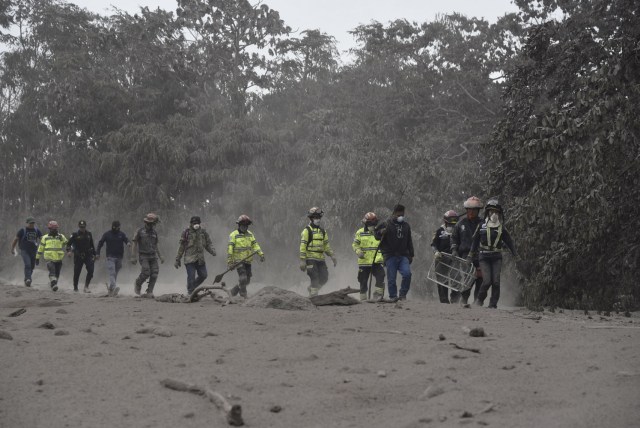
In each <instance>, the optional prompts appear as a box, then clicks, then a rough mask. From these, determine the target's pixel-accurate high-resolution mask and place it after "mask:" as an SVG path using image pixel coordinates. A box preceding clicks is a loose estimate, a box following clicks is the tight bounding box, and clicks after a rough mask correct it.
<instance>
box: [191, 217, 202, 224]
mask: <svg viewBox="0 0 640 428" xmlns="http://www.w3.org/2000/svg"><path fill="white" fill-rule="evenodd" d="M189 223H190V224H200V217H199V216H197V215H194V216H193V217H191V220H190V221H189Z"/></svg>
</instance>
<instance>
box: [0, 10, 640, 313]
mask: <svg viewBox="0 0 640 428" xmlns="http://www.w3.org/2000/svg"><path fill="white" fill-rule="evenodd" d="M520 3H521V4H520V7H521V10H522V12H521V13H520V14H519V15H517V16H516V15H506V16H504V17H502V18H500V19H499V20H498V21H497V22H496V23H494V24H490V23H488V22H486V21H484V20H481V19H476V18H468V17H464V16H461V15H458V14H452V15H444V16H440V17H438V18H437V19H435V20H434V21H432V22H425V23H415V22H408V21H406V20H398V21H394V22H389V23H386V24H382V23H377V22H371V23H370V24H365V25H361V26H359V27H357V28H355V29H353V31H352V35H353V37H354V38H355V39H356V40H357V42H358V47H357V48H355V49H354V50H353V51H352V52H351V53H350V57H351V60H350V62H348V63H346V64H343V63H342V61H341V57H340V54H339V52H338V51H337V49H336V45H335V40H334V39H333V37H331V36H330V35H327V34H324V33H322V32H320V31H318V30H314V29H309V30H305V31H302V32H300V33H297V34H293V33H292V32H291V29H290V28H289V27H288V26H287V25H286V23H285V22H283V21H282V20H281V19H280V17H279V14H278V12H277V11H275V10H272V9H270V8H269V7H268V6H267V5H266V4H264V3H261V4H258V5H254V4H252V3H250V2H249V1H245V0H240V1H237V0H209V1H204V0H189V1H187V0H179V1H178V8H177V10H176V11H163V10H159V9H158V10H149V9H147V8H142V9H141V10H140V12H139V13H137V14H135V15H130V14H128V13H125V12H122V11H115V12H114V13H113V14H112V15H111V16H100V15H96V14H92V13H90V12H87V11H86V10H83V9H80V8H78V7H76V6H75V5H73V4H71V3H66V2H63V1H60V0H26V1H22V2H0V27H2V30H0V31H1V32H0V36H1V37H2V40H3V42H4V43H5V44H6V46H9V49H8V50H7V51H6V52H4V53H3V55H2V61H1V63H0V67H1V69H0V89H1V91H2V101H1V102H0V123H1V126H2V129H1V132H0V142H1V144H0V155H1V156H0V174H1V176H2V183H3V184H2V217H3V218H6V219H12V220H16V221H18V219H19V218H21V217H23V216H24V215H26V214H33V215H36V216H38V217H39V218H40V219H41V221H44V220H46V219H48V218H50V217H52V216H56V217H57V218H58V219H60V220H62V221H65V222H68V223H71V222H72V220H71V219H75V218H78V217H79V216H82V217H86V218H89V219H91V221H92V224H96V225H98V226H106V225H107V223H108V221H110V220H111V219H112V218H114V217H119V218H120V219H121V220H123V221H124V222H136V223H137V222H138V221H139V219H140V216H141V215H142V214H143V213H145V212H146V211H149V210H154V211H157V212H159V214H160V215H161V217H162V218H163V219H165V223H169V224H182V223H184V222H185V219H186V218H188V217H189V216H190V215H191V214H192V213H195V214H200V215H202V216H204V217H205V218H208V219H209V221H210V222H211V223H217V224H224V225H228V227H231V226H232V225H233V219H235V218H236V217H237V216H238V215H239V214H240V213H247V214H249V215H250V216H252V217H254V218H255V220H256V227H257V228H259V229H260V233H261V236H262V237H263V241H265V242H267V243H268V244H267V247H268V248H269V247H270V248H269V249H271V250H272V252H273V253H274V254H275V253H280V254H283V255H284V256H286V257H282V258H281V259H279V260H278V259H277V260H273V261H272V262H273V263H274V264H276V265H277V266H279V267H281V268H285V267H287V266H291V265H292V264H293V263H295V254H296V242H297V239H298V234H299V230H300V227H301V226H302V225H303V224H304V221H305V217H304V214H305V212H306V210H307V209H308V208H309V207H310V206H313V205H320V206H322V207H323V208H324V210H325V211H326V213H327V215H326V217H325V220H326V222H325V223H326V226H327V228H328V229H329V230H330V231H331V234H332V240H333V241H334V246H335V247H336V249H337V250H338V254H339V255H340V254H342V255H343V256H347V255H349V254H350V252H349V242H350V239H351V237H352V233H353V232H354V230H355V228H356V227H357V226H358V224H359V219H360V218H361V216H362V215H363V213H365V212H367V211H371V210H375V211H377V212H379V213H380V214H382V215H383V216H384V215H386V214H388V212H389V208H390V206H391V205H393V204H394V203H396V202H397V200H398V198H399V197H400V194H401V193H403V192H404V197H403V202H404V203H405V204H406V205H407V206H408V208H409V215H410V221H411V223H412V225H413V228H414V231H415V236H416V239H417V247H418V252H419V254H420V260H419V263H417V264H416V265H415V266H414V267H415V270H416V272H417V273H418V275H417V279H418V280H417V281H416V283H417V285H420V283H421V281H420V279H419V278H420V275H421V274H423V273H424V271H425V269H426V265H427V264H428V262H430V256H429V255H428V254H430V252H429V251H428V245H429V241H430V236H431V233H432V232H433V230H435V228H436V227H437V225H438V224H439V222H440V216H441V215H442V213H443V212H444V211H446V210H447V209H451V208H455V209H460V210H461V203H462V201H463V200H464V199H465V198H466V197H467V196H469V195H471V194H478V195H480V196H485V197H486V196H488V195H499V196H501V197H502V199H503V203H505V204H506V205H507V206H508V207H509V221H510V222H511V223H512V225H513V227H514V228H515V236H516V238H517V241H518V243H519V246H520V248H522V254H523V256H524V259H525V260H526V262H523V263H522V265H521V266H519V267H520V268H521V269H520V271H521V273H523V274H524V276H523V280H524V281H525V284H526V287H525V297H526V298H527V302H528V303H529V304H531V305H533V306H535V305H540V304H554V305H555V304H559V305H562V304H564V305H574V306H575V305H587V304H589V305H593V304H596V303H594V302H599V301H602V302H604V301H606V302H607V303H606V304H607V305H610V304H613V303H614V302H615V301H617V300H619V298H620V296H622V295H627V296H632V295H633V293H634V291H633V290H632V289H631V288H630V284H631V282H630V281H631V275H630V274H629V273H628V272H629V269H627V268H625V267H628V266H635V269H637V258H638V247H637V244H634V245H636V246H635V247H633V246H632V245H625V244H628V241H626V242H625V239H624V237H625V236H627V237H629V234H628V232H627V231H625V230H624V229H623V228H621V227H620V223H619V221H618V220H617V219H616V220H615V221H613V220H614V219H613V218H612V216H611V211H610V207H611V206H612V205H613V204H621V205H620V207H621V209H623V214H622V215H623V216H629V217H630V215H631V212H632V210H631V203H632V201H633V200H634V199H633V197H631V195H635V200H637V199H638V198H637V196H638V195H637V192H638V190H637V188H638V186H637V178H635V177H636V175H637V163H638V158H637V155H638V140H637V135H638V133H637V121H634V120H633V117H632V109H633V106H635V105H638V103H637V100H638V99H637V91H638V87H637V80H636V79H637V77H636V76H637V71H638V70H637V58H638V56H637V55H638V47H637V45H634V43H636V44H637V40H638V35H637V31H638V30H637V28H638V25H637V24H638V23H637V17H638V14H637V10H635V9H634V7H633V2H631V1H627V2H623V1H620V2H582V1H577V0H576V1H563V2H557V3H556V2H543V3H538V2H535V3H533V2H532V4H531V5H530V4H529V3H528V2H525V1H521V2H520ZM626 3H628V4H626ZM533 4H535V5H536V7H535V8H534V7H533V6H532V5H533ZM607 5H610V7H609V8H607V7H608V6H607ZM625 5H626V6H627V7H626V8H625ZM558 8H562V10H563V11H564V13H565V14H564V15H562V18H561V19H560V18H553V17H557V16H560V15H559V14H558V11H557V9H558ZM636 9H637V8H636ZM605 18H606V19H605ZM596 24H597V25H596ZM634 40H635V42H634ZM621 53H622V54H621ZM610 150H615V152H613V153H611V152H610ZM577 160H580V162H578V161H577ZM489 172H491V173H490V174H489ZM634 180H635V181H634ZM633 192H635V193H633ZM605 218H606V219H609V220H610V221H609V222H605V221H604V219H605ZM626 219H627V218H626V217H624V218H622V219H621V220H623V221H624V220H626ZM588 225H589V226H588ZM6 233H7V237H8V236H9V235H10V233H11V231H7V232H6ZM634 233H635V232H634ZM636 236H637V235H636ZM633 242H640V240H637V239H636V240H635V241H633ZM223 245H224V244H223ZM612 260H616V262H612ZM630 263H631V264H630ZM633 263H635V264H633ZM561 268H563V269H566V270H561ZM280 270H281V271H288V270H286V269H280ZM625 275H626V276H625ZM611 278H615V280H614V281H615V284H614V283H613V281H612V279H611ZM416 290H417V291H420V287H419V286H418V287H417V288H416ZM598 290H606V292H605V293H601V294H594V293H595V292H596V291H598ZM580 293H583V296H587V297H586V299H587V300H584V299H585V298H584V297H580ZM584 293H586V294H584ZM596 297H597V299H601V300H597V299H596ZM637 297H638V296H637V295H633V297H631V300H633V299H635V301H637ZM587 302H588V303H587Z"/></svg>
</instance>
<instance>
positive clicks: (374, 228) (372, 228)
mask: <svg viewBox="0 0 640 428" xmlns="http://www.w3.org/2000/svg"><path fill="white" fill-rule="evenodd" d="M367 230H368V231H369V232H373V231H374V230H376V227H375V226H367Z"/></svg>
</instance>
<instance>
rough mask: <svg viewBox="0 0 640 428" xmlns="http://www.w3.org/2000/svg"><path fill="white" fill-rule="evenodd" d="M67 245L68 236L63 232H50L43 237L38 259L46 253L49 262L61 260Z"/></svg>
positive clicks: (37, 255) (45, 258)
mask: <svg viewBox="0 0 640 428" xmlns="http://www.w3.org/2000/svg"><path fill="white" fill-rule="evenodd" d="M66 245H67V238H65V236H64V235H63V234H62V233H58V234H56V235H49V234H48V233H47V234H46V235H44V236H43V237H42V240H41V241H40V246H39V247H38V254H36V260H40V257H42V256H43V255H44V260H45V261H47V262H59V261H61V260H62V259H63V258H64V249H65V247H66Z"/></svg>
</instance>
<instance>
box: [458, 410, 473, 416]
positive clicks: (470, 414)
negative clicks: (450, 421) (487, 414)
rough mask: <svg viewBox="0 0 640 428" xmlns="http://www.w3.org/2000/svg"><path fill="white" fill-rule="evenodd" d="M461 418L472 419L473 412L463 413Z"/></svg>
mask: <svg viewBox="0 0 640 428" xmlns="http://www.w3.org/2000/svg"><path fill="white" fill-rule="evenodd" d="M460 417H461V418H472V417H473V414H472V413H471V412H467V411H466V410H465V411H464V412H462V414H461V415H460Z"/></svg>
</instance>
